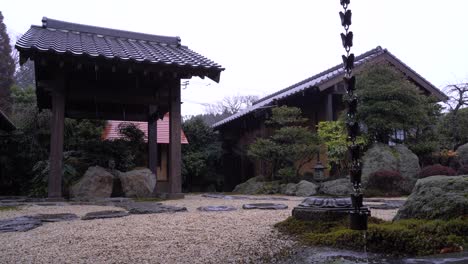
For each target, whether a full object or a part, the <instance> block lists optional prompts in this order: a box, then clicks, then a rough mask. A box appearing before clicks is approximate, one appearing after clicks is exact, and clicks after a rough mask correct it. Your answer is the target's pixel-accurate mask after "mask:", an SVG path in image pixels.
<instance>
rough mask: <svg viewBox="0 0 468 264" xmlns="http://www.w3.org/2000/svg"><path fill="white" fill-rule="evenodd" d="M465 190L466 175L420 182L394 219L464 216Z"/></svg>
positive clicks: (467, 212)
mask: <svg viewBox="0 0 468 264" xmlns="http://www.w3.org/2000/svg"><path fill="white" fill-rule="evenodd" d="M467 190H468V175H463V176H431V177H427V178H424V179H420V180H418V181H417V182H416V186H415V187H414V189H413V192H412V193H411V195H410V196H409V197H408V199H407V200H406V202H405V204H404V205H403V206H402V207H401V208H400V210H399V211H398V213H397V215H396V216H395V220H399V219H408V218H418V219H450V218H456V217H459V216H463V215H468V196H467Z"/></svg>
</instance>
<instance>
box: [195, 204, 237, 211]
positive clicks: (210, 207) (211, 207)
mask: <svg viewBox="0 0 468 264" xmlns="http://www.w3.org/2000/svg"><path fill="white" fill-rule="evenodd" d="M197 210H199V211H203V212H224V211H235V210H237V208H235V207H234V206H230V205H219V206H217V205H208V206H201V207H198V208H197Z"/></svg>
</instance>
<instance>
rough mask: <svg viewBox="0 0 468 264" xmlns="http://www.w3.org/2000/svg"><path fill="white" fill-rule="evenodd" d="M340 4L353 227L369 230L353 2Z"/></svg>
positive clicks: (342, 0) (346, 1)
mask: <svg viewBox="0 0 468 264" xmlns="http://www.w3.org/2000/svg"><path fill="white" fill-rule="evenodd" d="M340 4H341V5H342V6H343V11H341V12H340V18H341V25H342V26H343V27H344V29H345V33H341V41H342V43H343V47H344V49H345V51H346V55H342V59H343V67H344V71H345V75H344V78H343V80H344V83H345V87H346V93H347V96H346V103H347V106H348V114H347V120H346V128H347V130H348V140H349V142H350V144H349V146H348V151H349V155H350V159H351V164H350V165H349V174H350V178H351V183H352V184H353V190H354V193H353V194H351V202H352V206H353V210H352V211H351V212H350V220H351V221H350V227H351V229H354V230H366V229H367V217H368V216H369V215H370V211H369V209H368V208H364V207H363V195H362V189H361V173H362V161H361V147H360V146H359V144H358V143H357V137H358V136H359V134H360V128H359V122H358V120H357V117H356V112H357V106H358V98H357V96H356V94H355V88H356V77H355V76H353V68H354V59H355V57H354V54H353V53H350V51H351V47H352V46H353V32H352V31H350V30H349V27H350V26H351V16H352V13H351V10H349V9H348V6H349V4H350V0H340Z"/></svg>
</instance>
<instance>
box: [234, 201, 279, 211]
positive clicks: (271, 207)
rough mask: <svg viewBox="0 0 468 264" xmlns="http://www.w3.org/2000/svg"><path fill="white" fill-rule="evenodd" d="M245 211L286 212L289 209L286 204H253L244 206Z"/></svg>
mask: <svg viewBox="0 0 468 264" xmlns="http://www.w3.org/2000/svg"><path fill="white" fill-rule="evenodd" d="M242 208H243V209H262V210H284V209H288V206H287V205H285V204H274V203H252V204H244V205H242Z"/></svg>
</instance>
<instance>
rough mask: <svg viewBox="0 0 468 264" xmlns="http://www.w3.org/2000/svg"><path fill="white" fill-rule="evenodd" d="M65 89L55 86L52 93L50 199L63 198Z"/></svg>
mask: <svg viewBox="0 0 468 264" xmlns="http://www.w3.org/2000/svg"><path fill="white" fill-rule="evenodd" d="M64 88H65V87H58V86H55V87H54V89H53V91H52V120H51V129H50V132H51V133H50V172H49V183H48V197H49V198H53V199H57V198H62V160H63V127H64V120H65V93H64Z"/></svg>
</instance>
